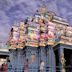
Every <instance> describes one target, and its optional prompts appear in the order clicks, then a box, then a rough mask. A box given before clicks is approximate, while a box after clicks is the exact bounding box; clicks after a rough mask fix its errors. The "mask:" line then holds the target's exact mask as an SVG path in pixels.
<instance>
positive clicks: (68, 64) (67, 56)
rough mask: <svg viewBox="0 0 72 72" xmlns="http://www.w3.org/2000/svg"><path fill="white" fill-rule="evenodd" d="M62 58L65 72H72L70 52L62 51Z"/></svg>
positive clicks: (68, 50)
mask: <svg viewBox="0 0 72 72" xmlns="http://www.w3.org/2000/svg"><path fill="white" fill-rule="evenodd" d="M64 57H65V60H66V67H65V68H66V72H72V50H71V49H64Z"/></svg>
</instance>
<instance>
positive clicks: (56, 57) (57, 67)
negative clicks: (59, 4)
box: [54, 49, 60, 72]
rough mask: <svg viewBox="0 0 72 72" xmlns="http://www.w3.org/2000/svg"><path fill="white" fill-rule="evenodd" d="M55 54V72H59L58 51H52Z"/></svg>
mask: <svg viewBox="0 0 72 72" xmlns="http://www.w3.org/2000/svg"><path fill="white" fill-rule="evenodd" d="M54 53H55V59H56V72H60V71H59V55H58V49H57V50H55V51H54Z"/></svg>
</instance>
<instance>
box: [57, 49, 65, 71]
mask: <svg viewBox="0 0 72 72" xmlns="http://www.w3.org/2000/svg"><path fill="white" fill-rule="evenodd" d="M58 53H59V70H60V72H65V58H64V48H59V49H58Z"/></svg>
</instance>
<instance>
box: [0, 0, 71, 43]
mask: <svg viewBox="0 0 72 72" xmlns="http://www.w3.org/2000/svg"><path fill="white" fill-rule="evenodd" d="M43 5H45V6H46V7H47V8H48V10H49V11H53V12H55V13H56V14H57V15H58V16H61V17H62V18H65V19H67V21H68V22H69V23H70V25H71V22H72V0H0V41H3V42H6V41H7V39H8V33H9V31H10V28H11V26H12V25H13V24H14V23H16V22H19V21H20V20H24V19H25V17H27V16H31V15H33V14H34V12H35V11H36V10H37V9H38V8H39V7H40V6H43ZM71 26H72V25H71Z"/></svg>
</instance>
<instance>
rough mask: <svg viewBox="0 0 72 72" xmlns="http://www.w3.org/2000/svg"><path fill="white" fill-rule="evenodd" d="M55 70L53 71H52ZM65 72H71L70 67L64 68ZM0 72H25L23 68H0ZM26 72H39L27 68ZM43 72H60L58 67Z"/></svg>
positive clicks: (47, 68)
mask: <svg viewBox="0 0 72 72" xmlns="http://www.w3.org/2000/svg"><path fill="white" fill-rule="evenodd" d="M53 68H55V70H53ZM65 71H67V72H69V71H70V72H72V66H66V67H65ZM0 72H25V70H24V68H12V67H11V68H10V67H9V68H7V69H6V68H5V69H4V68H0ZM28 72H40V70H39V68H31V67H28ZM43 72H62V70H61V69H60V67H59V66H56V67H46V68H44V69H43Z"/></svg>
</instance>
